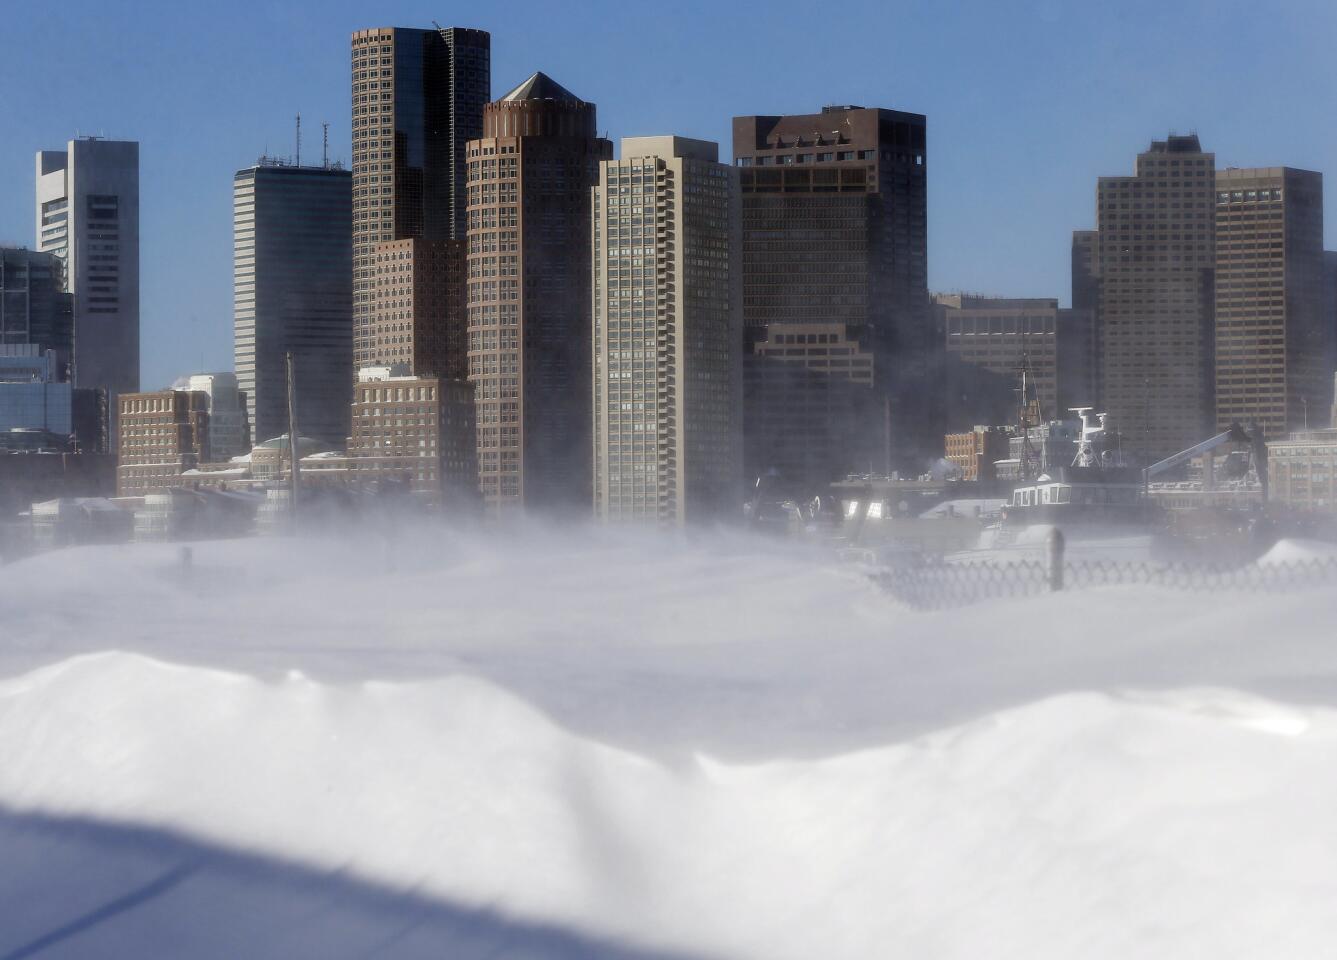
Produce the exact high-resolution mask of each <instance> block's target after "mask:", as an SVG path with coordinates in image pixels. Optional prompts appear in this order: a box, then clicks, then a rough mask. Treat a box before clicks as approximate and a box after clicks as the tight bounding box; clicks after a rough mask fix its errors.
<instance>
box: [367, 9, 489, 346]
mask: <svg viewBox="0 0 1337 960" xmlns="http://www.w3.org/2000/svg"><path fill="white" fill-rule="evenodd" d="M352 93H353V126H352V130H353V258H354V275H353V321H354V350H353V352H354V360H355V362H356V363H357V365H358V366H362V365H364V364H367V363H371V362H375V361H376V360H377V359H378V357H377V351H376V342H375V340H376V335H375V332H374V329H373V323H374V319H375V318H374V311H373V302H372V301H373V297H374V289H375V285H376V270H375V258H376V245H377V244H378V243H382V242H386V241H394V240H425V241H429V242H432V243H435V242H439V241H446V240H460V241H462V240H463V239H464V235H465V232H466V228H467V223H466V220H465V192H464V185H465V179H464V178H465V154H464V149H465V144H466V143H467V142H468V141H469V140H471V139H474V138H476V137H480V136H482V134H483V107H484V105H485V104H486V103H487V102H488V99H489V97H490V95H491V37H490V35H489V34H488V33H487V32H486V31H483V30H470V29H466V28H463V27H447V28H443V29H439V30H436V29H433V30H418V29H412V28H406V27H382V28H376V29H371V30H359V31H358V32H356V33H354V34H353V37H352ZM452 252H453V253H454V254H455V255H457V256H459V257H463V247H462V246H458V247H455V248H453V250H452ZM457 319H458V318H457ZM461 322H462V321H461Z"/></svg>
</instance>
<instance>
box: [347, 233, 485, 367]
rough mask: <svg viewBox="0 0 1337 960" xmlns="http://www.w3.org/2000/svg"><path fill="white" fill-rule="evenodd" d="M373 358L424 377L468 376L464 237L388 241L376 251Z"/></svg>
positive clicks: (386, 364) (378, 361)
mask: <svg viewBox="0 0 1337 960" xmlns="http://www.w3.org/2000/svg"><path fill="white" fill-rule="evenodd" d="M372 259H373V266H372V272H373V280H372V284H373V286H372V292H371V294H372V299H371V314H372V321H371V339H372V351H371V352H372V360H373V362H372V363H370V364H368V366H387V367H393V368H396V369H402V371H403V372H405V373H408V374H412V375H414V376H419V377H446V378H450V379H463V378H465V377H467V376H468V372H469V358H468V354H467V332H466V329H465V327H466V324H467V322H468V321H467V317H466V309H467V304H468V301H467V299H466V298H467V295H468V277H467V275H466V274H467V271H468V262H467V260H466V257H465V241H464V240H387V241H385V242H383V243H378V244H377V245H376V248H375V253H374V254H373V257H372Z"/></svg>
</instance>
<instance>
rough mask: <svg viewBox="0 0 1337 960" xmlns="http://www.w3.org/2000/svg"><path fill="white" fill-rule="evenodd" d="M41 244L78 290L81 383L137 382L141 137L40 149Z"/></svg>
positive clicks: (127, 386)
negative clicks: (58, 263)
mask: <svg viewBox="0 0 1337 960" xmlns="http://www.w3.org/2000/svg"><path fill="white" fill-rule="evenodd" d="M37 247H38V249H39V250H42V251H45V252H48V253H52V254H55V256H56V257H57V258H59V259H60V260H61V261H62V263H63V265H64V269H65V289H66V290H67V291H69V292H70V293H72V294H74V356H73V371H74V378H73V379H74V384H75V386H76V387H87V388H96V387H104V388H106V390H107V392H108V394H109V396H110V397H111V398H113V400H112V402H113V403H114V398H115V396H116V395H117V394H119V393H133V392H135V391H137V390H138V389H139V144H138V143H134V142H131V141H121V140H102V139H99V138H96V137H84V138H82V139H79V140H71V141H70V142H69V143H68V144H66V147H65V149H64V150H42V151H39V152H38V154H37Z"/></svg>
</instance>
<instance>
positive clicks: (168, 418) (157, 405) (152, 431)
mask: <svg viewBox="0 0 1337 960" xmlns="http://www.w3.org/2000/svg"><path fill="white" fill-rule="evenodd" d="M116 423H117V437H118V441H117V466H116V494H117V496H121V497H133V496H139V495H142V494H144V493H147V492H149V491H150V490H160V489H163V488H166V487H172V486H176V485H178V484H179V482H180V481H179V477H180V475H181V474H182V473H183V472H185V471H186V470H191V469H194V468H195V467H196V466H198V465H199V464H200V463H202V462H207V461H208V460H209V459H210V456H211V454H210V449H209V397H208V394H206V393H203V392H201V391H194V390H159V391H157V392H156V393H123V394H121V395H120V396H119V397H117V398H116Z"/></svg>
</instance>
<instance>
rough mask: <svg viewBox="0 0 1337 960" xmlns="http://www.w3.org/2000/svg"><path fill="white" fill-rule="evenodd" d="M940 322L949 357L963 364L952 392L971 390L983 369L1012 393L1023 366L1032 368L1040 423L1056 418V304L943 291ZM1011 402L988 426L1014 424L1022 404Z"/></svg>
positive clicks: (938, 299) (937, 297)
mask: <svg viewBox="0 0 1337 960" xmlns="http://www.w3.org/2000/svg"><path fill="white" fill-rule="evenodd" d="M933 305H934V309H935V310H937V312H938V323H939V325H940V329H941V330H942V331H943V335H944V343H945V345H946V350H947V353H948V355H949V356H950V357H952V358H954V359H956V360H958V361H960V363H959V364H953V365H952V367H951V368H950V369H952V370H954V371H958V372H957V374H956V375H955V376H953V377H952V378H951V381H952V382H949V385H948V389H949V390H952V391H960V390H966V389H969V386H970V385H969V384H968V383H964V382H961V381H962V380H968V379H969V376H968V375H969V374H970V373H973V372H976V371H979V370H984V371H987V372H988V373H991V374H994V375H995V379H997V380H998V381H999V382H1000V383H1002V384H1010V389H1012V390H1015V389H1017V388H1018V386H1019V384H1020V381H1021V370H1022V366H1023V363H1024V364H1025V365H1026V367H1027V368H1028V370H1029V378H1030V380H1031V381H1032V382H1033V384H1034V387H1035V392H1036V395H1037V397H1038V400H1039V404H1040V411H1039V417H1038V418H1037V422H1038V421H1039V419H1052V418H1053V417H1055V416H1056V411H1057V409H1058V381H1059V368H1058V356H1059V328H1060V323H1059V316H1060V312H1061V311H1060V310H1059V306H1058V300H1055V299H1043V298H1033V299H1021V298H1012V297H981V296H972V295H970V294H961V293H951V294H947V293H940V294H937V295H935V296H934V298H933ZM1011 400H1012V402H1011V404H1010V407H1011V409H1007V408H1006V407H1005V408H1004V409H1002V410H999V411H997V414H996V415H995V416H992V417H988V418H986V422H991V423H1010V422H1012V421H1013V420H1014V419H1015V418H1016V411H1017V409H1018V408H1019V406H1020V404H1019V402H1018V398H1017V397H1016V395H1015V394H1013V396H1012V398H1011Z"/></svg>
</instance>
